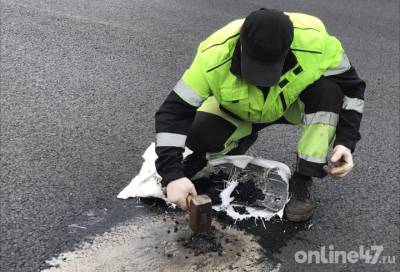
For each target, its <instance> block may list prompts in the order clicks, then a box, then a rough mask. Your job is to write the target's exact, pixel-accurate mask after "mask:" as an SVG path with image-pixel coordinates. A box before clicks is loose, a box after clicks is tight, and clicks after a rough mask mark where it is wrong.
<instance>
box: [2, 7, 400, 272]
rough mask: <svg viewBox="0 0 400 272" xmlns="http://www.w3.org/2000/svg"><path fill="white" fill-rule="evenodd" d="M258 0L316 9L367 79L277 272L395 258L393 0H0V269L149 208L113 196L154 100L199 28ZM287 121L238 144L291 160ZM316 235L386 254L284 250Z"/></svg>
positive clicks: (132, 170) (306, 244) (137, 150)
mask: <svg viewBox="0 0 400 272" xmlns="http://www.w3.org/2000/svg"><path fill="white" fill-rule="evenodd" d="M260 7H273V8H277V9H281V10H285V11H298V12H304V13H309V14H312V15H315V16H318V17H319V18H321V19H322V20H323V21H324V22H325V24H326V25H327V28H328V29H329V31H330V32H331V33H332V34H334V35H336V36H337V37H338V38H339V39H340V40H341V41H342V43H343V46H344V48H345V49H346V51H347V55H348V56H349V58H350V60H351V62H352V63H353V65H354V66H355V67H356V68H357V70H358V72H359V74H360V76H361V77H362V78H363V79H365V80H366V82H367V90H366V109H365V113H364V118H363V123H362V128H361V133H362V136H363V138H362V140H361V142H360V143H359V144H358V147H357V149H356V152H355V164H356V166H355V169H354V170H353V171H352V173H351V174H350V175H348V176H347V177H346V178H344V179H343V180H334V179H331V178H327V179H324V180H317V181H316V182H315V184H316V186H315V193H316V197H317V198H318V209H317V211H316V213H315V215H314V217H313V219H312V227H311V228H310V229H309V230H307V231H305V230H304V231H299V232H298V233H296V234H295V236H294V237H293V238H292V239H290V240H288V241H287V242H286V243H285V245H284V246H282V247H281V248H279V250H275V251H274V252H272V253H271V254H272V255H273V257H274V258H275V259H277V260H279V262H280V263H281V266H280V271H399V270H400V268H399V262H400V256H399V252H400V249H399V243H400V241H399V237H400V233H399V225H400V217H399V154H400V148H399V138H400V137H399V124H400V119H399V104H400V103H399V102H400V101H399V2H398V1H397V0H393V1H392V0H382V1H373V0H353V1H344V0H336V1H327V0H323V1H321V0H309V1H295V0H282V1H261V0H252V1H228V0H220V1H211V0H204V1H183V0H171V1H162V0H151V1H148V0H147V1H145V0H138V1H130V0H113V1H107V0H98V1H95V0H87V1H81V0H69V1H62V0H36V1H29V0H18V1H16V0H1V81H0V82H1V97H0V109H1V124H0V128H1V151H0V152H1V185H0V197H1V199H0V204H1V207H0V212H1V222H0V224H1V232H0V235H1V237H0V243H1V251H0V270H1V271H39V270H40V269H41V268H43V267H44V265H45V263H44V262H45V260H48V259H50V258H51V257H53V256H56V255H58V254H59V253H61V252H64V251H67V250H71V249H73V248H74V247H76V245H77V244H79V243H80V242H82V241H89V242H90V241H91V239H92V238H91V237H92V236H93V235H94V234H101V233H103V232H106V231H108V230H109V229H110V228H111V227H113V226H115V225H117V224H118V223H123V222H126V221H127V220H132V219H134V218H135V217H151V216H153V215H155V214H159V213H160V212H161V211H160V209H159V208H158V207H151V206H149V205H144V207H140V208H138V207H136V205H137V204H136V201H135V200H129V201H120V200H117V199H116V195H117V194H118V192H119V191H120V190H122V188H124V186H126V185H127V184H128V182H129V181H130V179H131V178H132V177H133V176H134V175H136V173H137V172H138V171H139V169H140V166H141V163H142V160H141V154H142V152H143V151H144V150H145V148H146V147H147V146H148V145H149V144H150V142H151V141H152V140H153V139H154V134H153V133H154V122H153V116H154V112H155V110H156V109H157V108H158V106H159V105H160V104H161V103H162V101H163V99H164V98H165V97H166V95H167V93H168V92H169V91H170V90H171V88H172V87H173V86H174V84H175V83H176V81H177V80H178V79H179V78H180V76H181V74H182V73H183V71H184V70H185V67H187V66H188V65H189V64H190V62H191V60H192V57H193V55H194V52H195V49H196V47H197V45H198V43H199V42H200V41H202V40H203V39H204V38H205V37H207V35H209V34H210V33H212V32H213V31H214V30H216V29H217V28H219V27H221V26H223V25H224V24H226V23H227V22H229V21H231V20H233V19H236V18H239V17H244V16H246V15H247V14H248V13H249V12H250V11H252V10H255V9H258V8H260ZM298 133H299V131H298V129H296V128H294V127H286V126H279V127H278V126H276V127H271V128H268V129H267V130H265V131H263V133H262V134H261V137H260V138H259V139H258V141H257V143H256V145H255V146H254V147H253V148H252V150H251V153H252V154H254V155H257V156H262V157H264V158H270V159H275V160H278V161H282V162H285V163H287V164H288V165H289V166H291V167H293V165H294V160H295V154H294V151H295V145H296V143H295V142H294V141H293V139H296V136H297V135H298ZM74 226H75V227H74ZM76 226H85V228H86V229H80V228H77V227H76ZM329 245H332V246H334V248H335V249H337V250H345V251H352V250H355V251H358V250H359V247H360V246H364V247H366V248H370V247H371V246H373V245H381V246H383V252H382V256H383V255H385V256H395V257H396V264H383V263H380V264H379V263H378V264H366V263H364V262H358V263H355V264H351V263H345V264H329V265H328V264H324V265H322V264H296V262H295V259H294V254H295V253H296V252H297V251H299V250H304V251H307V250H319V249H320V248H321V247H322V246H326V247H328V246H329Z"/></svg>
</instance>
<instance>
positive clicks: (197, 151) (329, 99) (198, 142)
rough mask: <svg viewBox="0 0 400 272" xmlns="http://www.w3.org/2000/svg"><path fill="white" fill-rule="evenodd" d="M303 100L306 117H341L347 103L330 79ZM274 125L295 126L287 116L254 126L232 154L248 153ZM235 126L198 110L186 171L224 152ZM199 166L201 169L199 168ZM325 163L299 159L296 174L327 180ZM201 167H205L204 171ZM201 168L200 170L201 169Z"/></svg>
mask: <svg viewBox="0 0 400 272" xmlns="http://www.w3.org/2000/svg"><path fill="white" fill-rule="evenodd" d="M299 99H300V100H301V102H303V103H304V114H305V115H311V116H312V114H318V113H332V114H333V116H335V115H338V114H339V112H340V110H341V108H342V104H343V93H342V91H341V89H340V87H339V86H338V85H337V84H336V83H334V82H333V81H331V80H329V79H327V78H324V77H322V78H320V79H319V80H317V81H316V82H314V83H313V84H311V85H309V86H308V87H307V88H306V89H305V90H304V91H303V92H302V93H301V94H300V97H299ZM274 124H292V123H291V122H289V121H288V120H286V118H285V117H281V118H280V119H278V120H277V121H275V122H273V123H268V124H253V125H252V133H251V134H250V135H249V136H247V137H246V138H243V139H241V140H240V142H239V144H238V146H237V147H236V148H235V149H233V150H231V151H230V152H229V153H228V155H240V154H244V153H245V152H246V151H247V150H248V149H249V148H250V147H251V146H252V145H253V144H254V142H255V141H256V139H257V136H258V132H259V131H260V130H262V129H264V128H266V127H268V126H270V125H274ZM235 129H236V127H235V125H233V124H231V123H230V122H228V121H227V120H225V119H223V118H222V117H220V116H217V115H214V114H211V113H207V112H203V111H198V112H197V113H196V116H195V118H194V121H193V123H192V126H191V129H190V131H189V134H188V138H187V141H186V145H187V146H188V147H189V148H190V149H191V150H193V151H194V154H193V155H192V156H190V157H188V158H187V160H186V163H184V171H185V174H187V175H188V176H191V175H193V173H195V172H196V171H198V170H200V169H201V168H202V167H201V166H202V165H203V166H204V165H205V163H204V161H202V162H201V163H200V161H201V160H205V154H206V153H207V152H210V153H214V152H220V151H222V150H223V149H224V144H225V142H226V141H227V139H229V137H230V136H231V135H232V133H233V132H234V131H235ZM196 161H197V162H196ZM196 164H197V166H196ZM324 164H325V163H324V162H320V161H317V162H316V161H315V160H312V159H310V158H302V157H299V158H298V160H297V166H296V171H297V172H299V173H301V174H303V175H307V176H313V177H324V176H325V175H326V174H325V172H324V171H323V169H322V166H323V165H324ZM200 167H201V168H200ZM198 168H200V169H198Z"/></svg>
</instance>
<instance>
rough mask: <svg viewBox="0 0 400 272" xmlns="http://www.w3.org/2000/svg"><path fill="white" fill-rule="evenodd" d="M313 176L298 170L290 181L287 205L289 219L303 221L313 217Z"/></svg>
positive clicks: (286, 211) (286, 213) (286, 210)
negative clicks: (305, 174)
mask: <svg viewBox="0 0 400 272" xmlns="http://www.w3.org/2000/svg"><path fill="white" fill-rule="evenodd" d="M311 185H312V179H311V177H307V176H303V175H301V174H299V173H297V172H295V173H294V174H293V176H292V177H291V179H290V181H289V194H290V201H289V203H288V204H287V205H286V208H285V215H286V218H287V219H288V220H289V221H293V222H303V221H307V220H308V219H310V218H311V216H312V215H313V213H314V209H315V200H314V196H313V195H312V192H311Z"/></svg>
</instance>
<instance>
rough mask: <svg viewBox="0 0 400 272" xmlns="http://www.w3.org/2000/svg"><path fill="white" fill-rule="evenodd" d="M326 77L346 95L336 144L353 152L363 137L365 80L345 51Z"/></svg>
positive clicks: (340, 115)
mask: <svg viewBox="0 0 400 272" xmlns="http://www.w3.org/2000/svg"><path fill="white" fill-rule="evenodd" d="M325 77H326V78H327V79H329V80H332V81H333V82H335V83H336V84H338V85H339V86H340V89H341V90H342V92H343V95H344V98H343V106H342V109H341V111H340V113H339V122H338V125H337V129H336V139H335V142H334V145H335V146H336V145H344V146H346V147H347V148H349V149H350V150H351V151H352V152H353V151H354V149H355V147H356V144H357V142H358V141H359V140H360V139H361V135H360V132H359V130H360V123H361V119H362V115H363V111H364V91H365V86H366V85H365V82H364V81H363V80H362V79H360V77H359V76H358V74H357V72H356V70H355V68H354V67H353V65H351V63H350V62H349V60H348V58H347V56H346V54H345V53H343V55H342V60H341V62H340V64H339V65H338V67H336V68H335V69H331V70H328V71H326V73H325Z"/></svg>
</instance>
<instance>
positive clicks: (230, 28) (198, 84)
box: [178, 13, 344, 123]
mask: <svg viewBox="0 0 400 272" xmlns="http://www.w3.org/2000/svg"><path fill="white" fill-rule="evenodd" d="M286 14H287V15H288V16H289V17H290V20H291V21H292V22H293V26H294V38H293V42H292V44H291V46H290V47H291V51H292V52H293V53H294V55H295V56H296V58H297V61H298V65H296V66H295V67H294V68H293V69H291V70H290V71H288V72H287V73H285V74H283V75H282V76H281V77H280V80H279V83H278V84H276V85H275V86H272V87H270V89H269V94H268V96H267V99H264V95H263V92H262V91H261V90H260V89H259V88H258V87H256V86H254V85H251V84H249V83H247V82H245V81H244V80H243V79H241V78H238V77H237V76H235V75H233V74H232V73H231V71H230V65H229V64H230V60H231V59H232V53H233V51H234V48H235V45H236V42H237V40H238V39H239V33H240V28H241V26H242V24H243V22H244V19H240V20H235V21H233V22H231V23H230V24H228V25H226V26H225V27H223V28H221V29H219V30H218V31H216V32H215V33H213V34H212V35H211V36H209V37H208V38H207V39H206V40H205V41H203V42H202V43H201V44H200V46H199V47H198V50H197V54H196V57H195V59H194V61H193V63H192V65H191V67H190V68H189V69H188V70H186V72H185V73H184V75H183V77H182V81H183V82H180V84H181V85H186V86H182V87H186V89H187V92H195V93H196V94H197V95H198V96H199V98H203V99H205V98H207V97H209V96H210V95H213V96H215V97H216V99H217V100H218V102H219V103H220V104H221V106H222V107H223V108H224V109H226V110H228V111H230V112H232V113H233V114H235V115H237V116H239V117H240V118H241V119H243V120H246V121H251V122H255V123H270V122H273V121H275V120H277V119H279V118H280V117H281V116H282V115H283V113H284V111H285V109H286V108H287V107H289V106H290V105H291V104H292V103H293V102H294V101H295V100H296V99H297V98H298V96H299V94H300V93H301V92H302V91H303V90H304V89H305V88H306V87H307V86H308V85H310V84H312V83H313V82H314V81H316V80H318V79H319V78H320V77H321V76H322V75H323V74H324V72H325V71H327V70H328V69H332V68H334V67H337V66H338V65H339V64H340V61H341V60H342V55H343V53H344V50H343V48H342V46H341V43H340V42H339V40H338V39H336V38H335V37H333V36H330V35H329V34H328V33H327V32H326V30H325V27H324V24H323V23H322V22H321V21H320V20H319V19H318V18H316V17H313V16H310V15H306V14H300V13H286ZM180 92H185V88H182V89H181V91H180ZM178 95H179V90H178ZM182 97H184V98H185V97H187V94H185V93H182ZM184 100H187V98H186V99H184ZM189 100H190V99H189ZM197 100H198V101H200V100H201V99H197ZM195 101H196V99H195V98H194V100H193V101H189V102H191V103H193V102H195Z"/></svg>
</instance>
